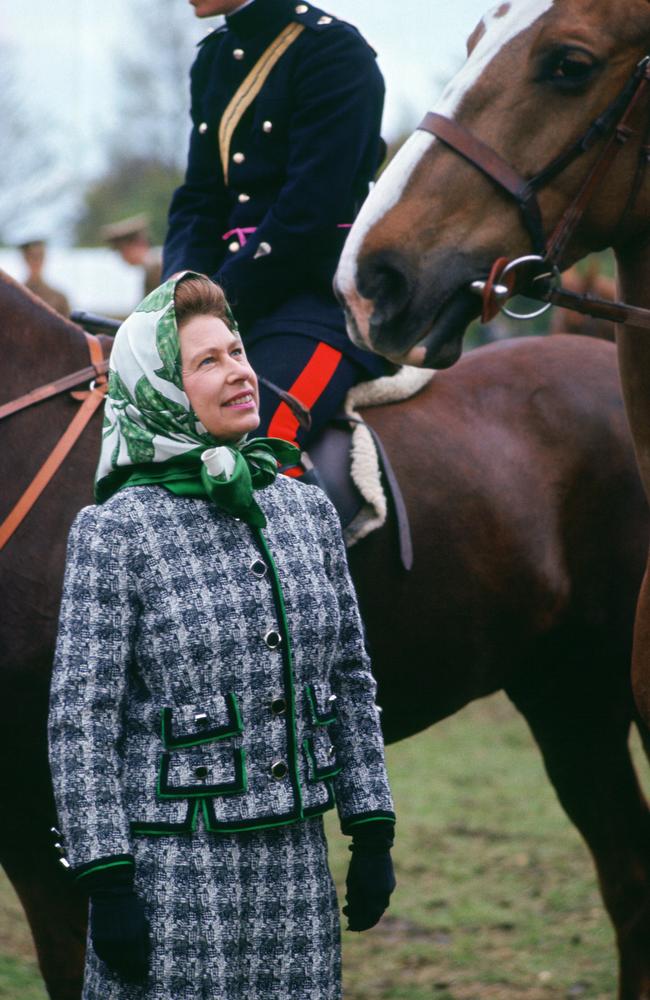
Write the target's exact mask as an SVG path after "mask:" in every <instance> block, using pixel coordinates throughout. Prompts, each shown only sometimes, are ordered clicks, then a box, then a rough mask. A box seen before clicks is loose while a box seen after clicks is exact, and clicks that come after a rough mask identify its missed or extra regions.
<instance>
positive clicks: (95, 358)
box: [0, 330, 108, 549]
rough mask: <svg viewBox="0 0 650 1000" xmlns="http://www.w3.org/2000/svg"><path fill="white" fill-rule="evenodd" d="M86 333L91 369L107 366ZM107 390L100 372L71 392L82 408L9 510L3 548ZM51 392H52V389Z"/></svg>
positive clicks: (0, 530)
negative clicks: (86, 385)
mask: <svg viewBox="0 0 650 1000" xmlns="http://www.w3.org/2000/svg"><path fill="white" fill-rule="evenodd" d="M84 336H85V338H86V343H87V344H88V351H89V354H90V361H91V364H92V366H93V367H92V369H91V371H93V372H97V371H99V370H101V368H103V367H104V353H103V351H102V345H101V343H100V342H99V340H98V339H97V337H94V336H93V335H92V334H90V333H86V331H85V330H84ZM104 370H105V368H104ZM76 384H77V385H78V384H79V383H78V382H77V383H76ZM59 391H61V390H59ZM107 391H108V382H107V380H106V376H105V375H98V377H97V379H96V380H95V381H93V383H92V384H91V387H90V389H87V390H84V391H83V392H80V393H78V392H73V393H71V395H72V396H74V397H75V398H76V399H83V403H82V405H81V407H80V409H79V410H77V413H76V414H75V416H74V417H73V419H72V421H71V422H70V424H69V425H68V427H67V429H66V430H65V431H64V432H63V434H62V435H61V437H60V438H59V440H58V441H57V443H56V444H55V446H54V448H53V449H52V451H51V452H50V454H49V455H48V457H47V458H46V459H45V461H44V462H43V465H42V466H41V468H40V469H39V470H38V472H37V473H36V475H35V476H34V478H33V479H32V481H31V483H30V484H29V486H28V487H27V489H26V490H25V492H24V493H23V495H22V496H21V497H20V499H19V500H18V502H17V503H16V504H15V506H14V507H13V509H12V510H11V511H10V512H9V514H8V515H7V517H6V518H5V519H4V521H3V522H2V524H0V549H3V548H4V546H5V545H6V544H7V542H8V541H9V539H10V538H11V536H12V535H13V533H14V531H15V530H16V528H17V527H18V525H19V524H20V523H21V522H22V521H23V519H24V518H25V517H26V516H27V514H28V513H29V511H30V510H31V509H32V507H33V506H34V504H35V503H36V501H37V500H38V498H39V497H40V495H41V493H42V492H43V490H44V489H45V487H46V486H47V484H48V483H49V482H50V481H51V480H52V479H53V477H54V475H55V473H56V472H57V470H58V469H59V468H60V466H61V464H62V463H63V461H64V460H65V458H66V456H67V455H68V454H69V452H70V450H71V449H72V447H73V445H74V444H75V443H76V442H77V441H78V440H79V438H80V436H81V434H82V432H83V430H84V428H85V427H86V425H87V424H88V422H89V421H90V419H91V417H92V416H93V414H94V413H95V412H96V410H97V409H98V408H99V406H100V405H101V403H102V402H103V400H104V397H105V395H106V393H107ZM50 395H52V394H51V393H50ZM21 398H24V397H21ZM40 398H43V397H40ZM33 402H36V400H33ZM8 405H11V404H8ZM21 408H22V407H21Z"/></svg>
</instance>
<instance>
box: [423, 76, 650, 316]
mask: <svg viewBox="0 0 650 1000" xmlns="http://www.w3.org/2000/svg"><path fill="white" fill-rule="evenodd" d="M649 84H650V56H645V58H644V59H642V60H641V62H640V63H639V64H638V65H637V66H636V67H635V69H634V72H633V73H632V75H631V76H630V77H629V78H628V80H627V81H626V83H625V86H624V87H623V89H622V90H621V91H620V93H619V94H618V95H617V96H616V97H615V98H614V99H613V100H612V101H611V103H610V104H609V105H608V106H607V108H606V109H605V111H603V113H602V114H601V115H599V116H598V118H596V119H595V120H594V121H593V122H592V123H591V124H590V125H589V127H588V128H587V129H586V131H585V132H584V133H583V135H581V136H580V138H578V139H576V140H575V142H573V143H572V144H571V145H570V146H569V147H568V148H567V149H566V150H564V151H563V152H562V153H560V154H559V155H558V156H556V157H555V158H554V159H553V160H551V162H550V163H548V164H547V165H546V166H545V167H543V168H542V169H541V170H540V171H539V172H538V173H536V174H535V175H534V176H533V177H528V178H526V177H523V176H522V175H521V174H519V173H518V172H517V171H516V170H514V169H513V168H512V167H511V166H510V164H509V163H507V162H506V160H504V159H503V158H502V157H501V156H500V155H499V154H498V153H497V152H496V151H495V150H494V149H492V148H491V147H490V146H488V145H487V144H486V143H484V142H482V141H481V140H480V139H478V138H477V137H476V136H475V135H473V134H472V133H471V132H470V131H469V130H468V129H466V128H465V127H464V126H463V125H460V124H459V123H458V122H455V121H453V120H452V119H451V118H446V117H445V116H444V115H439V114H435V113H434V112H431V111H429V112H428V113H427V114H426V115H425V116H424V118H423V119H422V121H421V122H420V124H419V126H418V130H419V131H424V132H430V133H431V134H432V135H434V136H435V137H436V138H437V139H439V140H440V141H441V142H443V143H444V144H445V145H446V146H448V147H449V148H450V149H453V150H454V152H456V153H458V155H459V156H462V157H463V159H465V160H467V161H468V162H469V163H471V164H472V165H473V166H475V167H476V168H477V169H478V170H480V171H481V173H483V174H485V176H486V177H489V178H490V180H492V181H493V182H494V183H495V184H496V185H497V187H499V188H500V189H501V190H502V191H505V192H506V194H508V195H509V196H510V197H511V198H513V199H514V200H515V201H516V203H517V205H518V206H519V210H520V212H521V217H522V221H523V224H524V227H525V228H526V231H527V232H528V235H529V237H530V240H531V244H532V250H533V253H529V254H526V255H525V256H523V257H518V258H516V259H515V260H508V258H506V257H499V258H497V260H495V261H494V263H493V265H492V267H491V269H490V274H489V276H488V278H487V280H486V281H476V282H473V283H472V289H473V290H474V291H476V292H478V293H479V294H481V296H482V299H483V315H482V319H483V322H487V321H488V320H490V319H492V318H493V317H494V316H495V315H496V314H497V313H498V312H499V310H500V309H501V308H502V307H503V306H504V303H505V301H506V299H507V298H508V297H509V296H510V295H511V294H512V293H513V290H514V286H515V279H516V271H517V269H518V268H520V267H526V268H527V269H528V271H530V269H531V267H533V266H534V268H533V269H534V270H536V272H537V273H536V276H535V277H534V278H533V284H532V285H531V287H530V288H529V289H526V294H527V295H530V296H531V297H535V298H539V299H542V300H543V301H544V302H546V303H547V304H546V305H545V306H544V308H543V309H540V310H538V311H537V313H535V314H534V315H539V313H540V312H544V311H545V310H546V309H547V308H550V306H551V305H565V306H566V307H567V308H570V309H574V310H576V311H578V312H586V313H588V314H590V315H595V316H601V317H602V316H604V318H606V319H612V320H613V321H614V322H618V323H624V322H626V321H627V322H633V323H634V325H635V326H645V327H647V328H649V329H650V310H646V309H640V308H638V307H633V306H629V305H627V304H626V303H618V302H617V303H612V302H607V301H606V300H602V299H594V298H592V297H590V296H586V295H575V294H573V293H570V292H566V291H565V290H564V289H562V288H561V287H560V282H559V269H560V263H561V261H562V256H563V253H564V251H565V249H566V247H567V244H568V242H569V240H570V239H571V236H572V235H573V233H574V232H575V230H576V227H577V226H578V224H579V222H580V220H581V219H582V217H583V215H584V213H585V211H586V209H587V206H588V205H589V203H590V202H591V200H592V198H593V196H594V194H595V193H596V191H597V189H598V188H599V186H600V184H601V183H602V181H603V179H604V178H605V175H606V174H607V172H608V170H609V169H610V167H611V166H612V164H613V162H614V160H615V158H616V156H617V154H618V153H619V152H620V150H621V149H622V148H623V147H624V146H625V144H626V142H627V140H628V139H629V138H630V137H631V136H632V135H634V134H635V133H634V131H633V129H632V128H631V127H630V125H629V121H630V118H631V116H632V114H633V112H634V110H635V108H636V107H637V105H638V103H639V102H640V100H641V99H642V97H643V96H644V94H645V93H646V92H647V90H648V85H649ZM602 139H606V140H607V141H606V142H605V145H604V146H603V149H602V150H601V152H600V154H599V156H598V158H597V159H596V161H595V163H594V165H593V166H592V168H591V170H590V171H589V173H588V174H587V177H586V178H585V180H584V181H583V183H582V185H581V186H580V189H579V190H578V193H577V194H576V196H575V198H574V199H573V201H572V202H571V203H570V204H569V206H568V208H567V209H566V210H565V212H564V214H563V215H562V217H561V218H560V220H559V222H558V224H557V226H556V227H555V229H554V230H553V232H552V233H551V234H550V236H549V237H548V238H546V235H545V230H544V224H543V220H542V213H541V210H540V206H539V201H538V198H537V194H538V192H539V191H540V190H542V188H544V187H545V186H546V185H547V184H549V182H550V181H551V180H553V178H555V177H557V176H558V174H560V173H562V171H563V170H565V169H566V168H567V167H568V166H569V164H571V163H573V161H574V160H576V159H577V158H578V157H579V156H581V155H582V154H583V153H586V152H587V151H588V150H590V149H591V148H592V147H593V146H594V145H595V143H597V142H599V141H601V140H602ZM649 143H650V128H649V129H648V130H646V134H645V136H644V138H643V142H642V144H641V148H640V150H639V160H638V163H637V169H636V174H635V177H634V181H633V184H632V188H631V190H630V194H629V197H628V199H627V203H626V205H625V208H624V210H623V214H622V216H621V219H620V220H619V224H618V225H619V228H620V226H621V225H622V222H623V220H624V218H625V217H626V215H627V214H628V212H629V211H630V210H631V208H632V207H633V205H634V203H635V201H636V198H637V196H638V194H639V191H640V189H641V185H642V183H643V178H644V175H645V170H646V167H647V164H648V162H649V161H650V144H649ZM536 281H537V282H540V281H541V282H543V283H542V284H538V285H537V287H535V285H534V282H536ZM505 311H506V312H508V310H505ZM508 314H509V315H512V316H514V317H515V318H517V319H522V318H527V317H524V316H521V315H520V314H516V313H512V312H508ZM529 315H531V314H529Z"/></svg>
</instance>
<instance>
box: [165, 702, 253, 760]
mask: <svg viewBox="0 0 650 1000" xmlns="http://www.w3.org/2000/svg"><path fill="white" fill-rule="evenodd" d="M160 718H161V725H160V731H161V737H162V741H163V746H164V747H165V749H166V750H179V749H181V748H182V747H194V746H198V745H199V744H201V743H212V742H213V740H223V739H225V738H226V737H228V736H238V735H239V734H240V733H241V732H242V731H243V728H244V727H243V725H242V719H241V714H240V712H239V705H238V703H237V696H236V695H235V694H234V693H233V692H232V691H229V692H228V694H225V695H224V694H220V695H215V696H214V697H213V698H206V699H205V700H204V701H202V702H201V703H200V704H197V705H178V706H174V708H163V709H162V711H161V713H160Z"/></svg>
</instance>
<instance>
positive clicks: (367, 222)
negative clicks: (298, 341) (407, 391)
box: [336, 0, 555, 347]
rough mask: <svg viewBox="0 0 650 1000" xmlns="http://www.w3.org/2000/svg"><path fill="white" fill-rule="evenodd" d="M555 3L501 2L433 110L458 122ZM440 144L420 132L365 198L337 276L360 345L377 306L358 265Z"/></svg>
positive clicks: (488, 16) (548, 0) (530, 0)
mask: <svg viewBox="0 0 650 1000" xmlns="http://www.w3.org/2000/svg"><path fill="white" fill-rule="evenodd" d="M554 3H555V0H513V2H512V3H511V4H510V6H508V5H507V4H503V3H501V4H499V5H497V6H496V7H494V8H493V10H491V11H490V13H489V14H486V16H485V18H484V19H483V23H484V26H485V31H484V32H483V35H482V36H481V37H480V39H479V41H478V42H477V44H476V46H475V47H474V49H473V50H472V52H471V54H470V56H469V58H468V59H467V61H466V62H465V63H464V65H463V66H462V68H461V69H460V70H459V72H458V73H457V74H456V76H455V77H454V78H453V79H452V80H451V81H450V82H449V84H448V85H447V87H446V88H445V90H444V92H443V94H442V96H441V98H440V100H439V101H438V103H437V104H436V105H435V106H434V108H433V109H432V110H433V111H436V112H437V113H438V114H442V115H446V116H447V117H448V118H453V116H454V114H455V112H456V111H457V109H458V107H459V106H460V104H461V103H462V101H463V98H464V96H465V95H466V94H467V93H469V91H470V90H471V89H472V87H473V86H474V85H475V84H476V82H477V80H478V79H479V78H480V77H481V75H482V74H483V72H484V71H485V69H486V68H487V67H488V66H489V65H490V63H491V62H492V60H493V59H494V58H495V57H496V56H497V55H498V54H499V52H500V51H501V50H502V49H503V47H504V46H505V45H507V44H508V43H509V42H510V41H512V39H513V38H515V37H516V36H517V35H519V34H521V32H522V31H526V30H527V29H528V28H529V27H530V26H531V25H532V24H534V22H535V21H537V20H538V19H539V18H540V17H541V16H542V15H543V14H545V13H546V11H547V10H550V8H551V7H552V6H553V4H554ZM437 141H438V140H437V139H436V138H435V136H433V135H431V134H430V133H429V132H414V133H413V135H412V136H411V137H410V138H409V139H408V140H407V141H406V142H405V143H404V145H403V146H402V148H401V149H400V151H399V153H398V154H397V156H395V157H394V158H393V160H391V162H390V164H389V165H388V167H387V168H386V170H385V171H384V173H383V174H382V175H381V177H380V178H379V180H378V181H377V183H376V184H375V186H374V188H373V189H372V191H371V192H370V194H369V195H368V197H367V199H366V200H365V202H364V204H363V206H362V208H361V211H360V212H359V215H358V216H357V218H356V220H355V222H354V225H353V226H352V229H351V230H350V233H349V235H348V238H347V240H346V243H345V246H344V247H343V253H342V254H341V259H340V261H339V266H338V270H337V272H336V284H337V287H338V289H339V291H340V292H341V294H342V295H343V296H344V297H345V302H346V306H347V308H348V310H349V311H350V313H351V314H352V317H353V320H354V325H355V327H356V330H351V331H349V332H350V334H351V335H352V334H355V336H354V338H353V339H355V340H356V341H357V342H358V343H359V344H360V346H368V347H369V346H371V345H370V337H369V333H370V318H371V316H372V312H373V308H374V303H373V301H372V299H366V298H364V297H363V296H362V295H360V293H359V290H358V287H357V265H358V258H359V252H360V251H361V249H362V247H363V244H364V241H365V239H366V236H367V235H368V233H369V232H370V230H371V229H372V228H373V227H374V226H375V225H376V224H377V223H379V222H381V220H382V219H383V218H384V216H385V215H386V214H387V213H388V212H389V211H390V210H391V208H393V207H394V206H395V205H396V204H397V203H398V201H399V200H400V198H401V196H402V194H403V193H404V190H405V188H406V185H407V184H408V182H409V180H410V178H411V177H412V175H413V173H414V171H415V169H416V167H417V166H418V164H419V163H420V161H421V160H422V158H423V157H424V156H426V154H427V153H428V151H429V150H430V149H431V147H432V145H433V143H434V142H437Z"/></svg>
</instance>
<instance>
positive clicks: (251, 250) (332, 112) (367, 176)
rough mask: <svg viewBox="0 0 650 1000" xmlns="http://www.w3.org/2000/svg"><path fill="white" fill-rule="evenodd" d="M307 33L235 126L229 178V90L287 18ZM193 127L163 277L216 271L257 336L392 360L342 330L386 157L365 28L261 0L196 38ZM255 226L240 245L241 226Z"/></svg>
mask: <svg viewBox="0 0 650 1000" xmlns="http://www.w3.org/2000/svg"><path fill="white" fill-rule="evenodd" d="M291 22H294V23H299V24H302V25H304V26H305V27H304V30H303V32H302V33H301V34H300V35H299V37H298V38H297V40H296V41H294V42H293V44H292V45H291V46H290V48H289V49H288V50H287V51H286V52H285V53H284V55H283V56H282V57H281V58H280V60H279V61H278V63H277V64H276V65H275V66H274V68H273V69H272V71H271V73H270V75H269V76H268V79H267V80H266V82H265V84H264V86H263V87H262V90H261V91H260V93H259V94H258V96H257V97H256V99H255V100H254V101H253V103H252V105H251V106H250V107H249V108H248V110H247V111H246V113H245V114H244V116H243V118H242V119H241V121H240V123H239V125H238V126H237V128H236V130H235V132H234V135H233V138H232V142H231V145H230V158H229V166H228V174H229V176H228V184H227V185H226V183H225V181H224V175H223V170H222V166H221V161H220V156H219V139H218V129H219V123H220V121H221V117H222V114H223V112H224V110H225V109H226V107H227V105H228V103H229V101H230V100H231V98H232V96H233V94H234V93H235V91H236V90H237V88H238V87H239V86H240V84H241V83H242V81H243V80H244V78H245V77H246V76H247V75H248V73H249V72H250V70H251V69H252V68H253V66H254V65H255V63H256V62H257V60H258V59H259V58H260V56H261V55H262V54H263V53H264V52H265V51H266V49H267V48H268V46H269V45H270V43H271V42H272V41H273V40H274V39H275V38H276V37H277V36H278V34H279V33H280V32H281V31H282V29H283V28H284V27H286V25H287V24H289V23H291ZM191 97H192V105H191V112H192V124H193V128H192V133H191V137H190V150H189V159H188V165H187V173H186V177H185V183H184V184H183V185H182V186H181V187H180V188H178V190H177V191H176V192H175V194H174V196H173V199H172V203H171V207H170V212H169V230H168V233H167V239H166V241H165V248H164V264H163V276H164V277H167V276H169V275H170V274H173V273H175V272H176V271H180V270H184V269H186V268H189V269H191V270H194V271H199V272H201V273H204V274H209V275H210V276H212V277H213V278H214V279H215V280H216V281H217V282H219V284H221V285H222V286H223V287H224V289H225V291H226V294H227V295H228V297H229V299H230V301H231V302H232V304H233V307H234V310H235V315H236V316H237V319H238V320H239V323H240V325H241V327H242V332H243V334H244V337H245V339H246V342H247V343H248V344H250V343H252V342H253V341H254V340H256V339H258V338H259V337H262V336H268V335H269V334H273V333H297V334H303V335H306V336H310V337H314V338H317V339H319V340H323V341H325V342H326V343H329V344H331V345H332V346H333V347H336V348H337V349H338V350H341V351H343V353H345V354H346V355H347V356H348V357H352V358H353V359H354V360H355V361H358V362H360V363H361V364H363V365H364V367H366V368H367V369H369V370H370V371H371V372H376V373H380V372H382V371H383V370H384V362H383V361H381V360H380V359H378V358H375V357H374V356H373V355H371V354H368V353H366V352H363V351H359V350H358V349H357V348H355V347H354V346H353V345H352V344H351V343H350V341H349V340H348V338H347V336H346V334H345V324H344V320H343V314H342V311H341V310H340V308H339V306H338V304H337V303H336V300H335V298H334V295H333V292H332V278H333V276H334V272H335V270H336V266H337V263H338V258H339V256H340V253H341V249H342V246H343V242H344V240H345V237H346V235H347V232H348V230H347V229H345V228H340V226H341V224H345V223H347V224H349V223H351V222H352V221H353V219H354V217H355V214H356V213H357V211H358V209H359V207H360V205H361V203H362V202H363V200H364V198H365V197H366V195H367V193H368V186H369V182H370V181H371V179H372V178H373V176H374V174H375V172H376V170H377V167H378V165H379V161H380V158H381V155H382V152H383V143H382V141H381V138H380V131H379V130H380V122H381V114H382V108H383V97H384V84H383V79H382V76H381V73H380V71H379V69H378V67H377V64H376V61H375V54H374V52H373V50H372V49H371V48H370V46H369V45H368V44H367V43H366V42H365V41H364V39H363V38H362V37H361V35H360V34H359V32H358V31H357V30H356V29H355V28H354V27H352V26H351V25H349V24H346V23H344V22H342V21H339V20H337V19H336V18H334V17H332V16H330V15H328V14H325V13H324V12H323V11H321V10H319V9H317V8H316V7H313V6H311V5H309V4H306V3H300V2H297V0H293V2H291V0H255V2H254V3H253V4H252V5H250V6H248V7H245V8H244V9H243V10H241V11H239V12H237V13H235V14H233V15H231V16H230V17H229V18H228V19H227V23H226V26H225V27H223V28H221V29H218V30H216V31H213V32H212V33H211V34H210V35H208V36H207V38H205V39H204V40H203V41H202V42H201V43H200V50H199V53H198V56H197V59H196V61H195V63H194V65H193V67H192V71H191ZM251 227H256V231H255V232H254V233H252V234H250V235H249V236H248V239H247V242H246V243H245V245H244V244H243V241H242V240H240V239H238V237H237V234H236V233H232V234H231V235H230V236H229V237H227V238H226V239H223V238H222V237H223V235H224V234H225V233H228V232H229V231H232V230H236V229H238V228H240V229H241V228H251Z"/></svg>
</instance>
